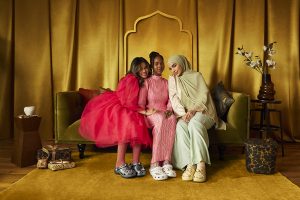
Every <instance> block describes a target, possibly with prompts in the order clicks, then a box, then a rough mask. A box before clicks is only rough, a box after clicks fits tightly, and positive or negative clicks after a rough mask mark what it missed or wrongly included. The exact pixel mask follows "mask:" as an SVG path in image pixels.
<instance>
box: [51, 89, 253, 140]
mask: <svg viewBox="0 0 300 200" xmlns="http://www.w3.org/2000/svg"><path fill="white" fill-rule="evenodd" d="M232 96H233V98H234V99H235V102H234V103H233V104H232V106H231V107H230V109H229V111H228V113H227V122H226V125H227V129H226V130H216V129H210V130H209V137H210V144H212V145H213V144H216V145H219V144H222V145H226V144H239V145H243V144H244V142H245V140H246V139H247V138H248V137H249V114H250V96H249V95H246V94H242V93H237V92H232ZM83 104H84V102H83V97H82V96H81V95H80V94H79V93H78V92H77V91H68V92H58V93H57V94H56V104H55V142H56V143H76V144H91V143H93V142H92V141H88V140H86V139H84V138H82V137H81V136H80V135H79V133H78V128H79V124H80V116H81V113H82V111H83Z"/></svg>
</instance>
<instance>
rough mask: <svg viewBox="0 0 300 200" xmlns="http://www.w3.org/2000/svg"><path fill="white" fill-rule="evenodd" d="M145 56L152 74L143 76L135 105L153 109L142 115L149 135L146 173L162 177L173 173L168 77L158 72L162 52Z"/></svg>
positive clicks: (172, 121) (173, 126)
mask: <svg viewBox="0 0 300 200" xmlns="http://www.w3.org/2000/svg"><path fill="white" fill-rule="evenodd" d="M149 57H150V68H151V69H152V70H153V75H152V76H151V77H150V78H148V79H146V80H145V83H144V85H143V87H142V88H141V90H140V97H139V105H140V106H141V107H142V108H144V109H145V110H147V111H155V113H153V114H151V115H148V116H147V117H146V122H147V124H148V126H149V127H150V128H152V135H153V147H152V159H151V166H150V174H151V175H152V177H153V179H154V180H165V179H167V178H168V177H176V172H175V171H174V170H173V166H172V164H171V155H172V149H173V143H174V138H175V129H176V117H175V115H174V114H173V111H172V107H171V103H170V101H169V96H168V94H169V93H168V81H167V80H166V79H164V78H163V77H162V76H161V75H162V72H163V70H164V59H163V56H162V55H160V54H159V53H157V52H151V53H150V56H149Z"/></svg>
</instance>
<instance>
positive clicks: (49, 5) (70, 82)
mask: <svg viewBox="0 0 300 200" xmlns="http://www.w3.org/2000/svg"><path fill="white" fill-rule="evenodd" d="M157 10H160V11H162V12H164V13H166V14H168V15H170V16H176V17H178V18H179V19H180V20H181V21H182V25H183V27H182V28H183V29H186V30H189V31H190V32H191V33H192V35H193V47H192V48H193V49H192V52H193V55H192V57H193V61H192V62H193V63H194V65H193V68H194V69H197V70H199V71H201V72H202V73H203V75H204V77H205V79H206V81H207V83H208V85H209V86H210V87H211V88H212V87H213V86H214V85H215V84H216V83H217V82H218V81H221V80H222V81H223V82H224V83H225V86H226V87H227V88H228V89H230V90H233V91H238V92H244V93H248V94H250V95H251V97H252V98H256V96H257V94H258V91H259V87H260V85H261V75H260V74H259V73H257V72H256V71H254V70H251V69H249V68H248V67H246V66H245V64H244V63H243V59H242V58H241V57H239V56H237V55H235V52H236V49H237V47H241V46H242V45H243V46H244V48H246V49H248V50H251V51H254V52H255V54H256V55H259V56H261V57H262V55H263V51H262V46H263V44H264V43H266V42H272V41H277V45H276V50H277V54H276V55H275V60H276V62H277V68H276V69H275V70H272V71H271V76H272V81H273V82H274V84H275V90H276V95H275V98H276V99H280V100H282V104H281V105H278V109H280V110H282V115H283V125H284V132H285V133H286V134H287V135H288V136H290V137H291V138H292V139H294V140H297V139H300V125H299V119H300V118H299V116H298V113H299V111H300V101H299V98H300V81H299V80H300V70H299V68H300V66H299V46H300V44H299V0H285V1H282V0H224V1H219V0H164V1H157V0H145V1H139V0H125V1H124V0H64V1H61V0H0V44H1V45H0V95H1V101H0V119H1V121H0V130H1V131H0V138H8V137H11V136H12V133H13V126H14V122H13V117H14V116H16V115H18V114H21V113H22V112H23V107H24V106H26V105H36V107H37V110H36V113H37V114H39V115H41V116H42V123H41V126H40V133H41V135H42V138H43V139H51V138H52V137H53V113H54V111H53V105H54V96H55V93H56V92H59V91H66V90H77V89H78V88H79V87H85V88H97V87H99V86H103V87H110V88H112V89H114V88H115V87H116V85H117V83H118V80H119V79H120V78H121V77H122V76H123V75H124V74H125V73H126V65H127V64H126V63H124V57H123V56H124V55H123V52H124V51H123V50H124V46H123V45H124V34H125V33H126V32H127V31H129V30H132V29H133V27H134V23H135V21H136V20H137V19H138V18H139V17H141V16H145V15H149V14H150V13H153V12H155V11H157ZM164 20H169V21H170V24H171V23H173V21H172V20H171V19H164V18H162V17H161V16H155V17H154V18H153V20H152V21H144V22H143V23H141V26H145V27H148V31H144V32H143V36H144V37H145V38H147V40H145V41H144V43H143V44H140V45H139V46H138V47H137V48H136V49H135V47H132V46H131V47H130V48H131V49H130V51H131V52H134V54H135V53H137V52H139V53H140V54H139V55H136V56H144V57H146V58H147V59H148V57H147V56H148V53H149V52H148V51H149V49H153V50H159V51H160V52H162V53H163V55H165V59H166V60H167V58H168V56H169V55H171V54H173V53H176V51H177V50H178V51H180V52H183V53H184V52H188V50H186V49H185V47H184V45H185V44H183V42H181V40H179V41H177V40H176V39H173V38H172V37H167V39H166V37H164V35H161V34H160V32H159V30H160V29H162V30H165V29H167V28H166V24H168V21H164ZM172 26H173V27H175V28H176V26H177V25H176V24H174V25H172ZM130 37H131V36H130ZM129 40H130V38H129ZM172 40H174V41H172ZM165 43H167V44H168V43H172V45H174V44H175V45H174V47H173V46H172V45H170V48H168V47H166V45H165ZM132 49H134V51H132ZM139 49H141V50H139ZM145 49H147V51H145ZM131 59H132V57H129V62H130V60H131ZM166 70H167V69H166Z"/></svg>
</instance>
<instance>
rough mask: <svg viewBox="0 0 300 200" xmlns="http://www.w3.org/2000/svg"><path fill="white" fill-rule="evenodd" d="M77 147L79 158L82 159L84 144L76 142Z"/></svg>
mask: <svg viewBox="0 0 300 200" xmlns="http://www.w3.org/2000/svg"><path fill="white" fill-rule="evenodd" d="M77 147H78V151H79V158H80V159H83V158H84V151H85V147H86V144H77Z"/></svg>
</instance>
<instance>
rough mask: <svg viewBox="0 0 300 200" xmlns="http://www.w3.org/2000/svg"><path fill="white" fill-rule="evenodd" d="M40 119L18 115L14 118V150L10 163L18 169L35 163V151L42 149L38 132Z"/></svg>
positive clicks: (35, 116)
mask: <svg viewBox="0 0 300 200" xmlns="http://www.w3.org/2000/svg"><path fill="white" fill-rule="evenodd" d="M41 119H42V118H41V117H39V116H37V115H34V116H24V115H19V116H17V117H15V124H16V126H17V128H16V129H15V135H14V150H13V154H12V162H13V163H14V164H16V165H17V166H19V167H26V166H30V165H33V164H36V162H37V158H36V156H37V150H38V149H40V148H42V144H41V139H40V135H39V132H38V129H39V126H40V123H41Z"/></svg>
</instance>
